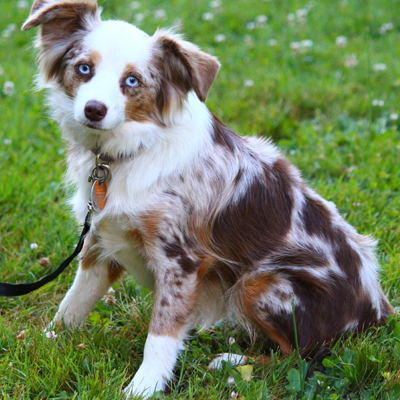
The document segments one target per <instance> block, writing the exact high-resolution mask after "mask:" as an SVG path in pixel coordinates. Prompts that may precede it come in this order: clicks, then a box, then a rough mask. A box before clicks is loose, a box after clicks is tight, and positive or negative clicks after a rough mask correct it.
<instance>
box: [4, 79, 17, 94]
mask: <svg viewBox="0 0 400 400" xmlns="http://www.w3.org/2000/svg"><path fill="white" fill-rule="evenodd" d="M3 93H4V94H5V95H6V96H12V95H14V94H15V93H16V90H15V85H14V82H11V81H6V82H4V86H3Z"/></svg>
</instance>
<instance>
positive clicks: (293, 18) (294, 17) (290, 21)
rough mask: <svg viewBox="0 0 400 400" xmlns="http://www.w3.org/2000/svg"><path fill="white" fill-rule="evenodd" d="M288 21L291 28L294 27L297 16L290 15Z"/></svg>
mask: <svg viewBox="0 0 400 400" xmlns="http://www.w3.org/2000/svg"><path fill="white" fill-rule="evenodd" d="M287 20H288V23H289V25H290V26H292V25H294V21H295V20H296V16H295V15H294V14H293V13H290V14H288V16H287Z"/></svg>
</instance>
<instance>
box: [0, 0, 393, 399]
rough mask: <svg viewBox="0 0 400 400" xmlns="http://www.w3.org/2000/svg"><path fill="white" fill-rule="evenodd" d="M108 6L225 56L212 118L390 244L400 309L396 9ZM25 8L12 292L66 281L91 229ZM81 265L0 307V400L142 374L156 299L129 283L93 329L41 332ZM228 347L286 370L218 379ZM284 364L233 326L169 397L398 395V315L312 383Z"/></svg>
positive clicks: (15, 69) (213, 339) (296, 366)
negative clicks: (72, 181)
mask: <svg viewBox="0 0 400 400" xmlns="http://www.w3.org/2000/svg"><path fill="white" fill-rule="evenodd" d="M28 3H29V4H28ZM102 5H103V8H104V13H103V17H104V18H117V17H118V18H120V19H124V20H126V21H129V22H133V23H135V24H136V25H138V26H139V27H140V28H142V29H143V30H145V31H147V32H148V33H152V32H153V31H154V30H155V29H156V27H158V26H171V25H179V26H180V27H181V28H180V30H181V31H182V32H184V33H185V35H186V36H187V38H188V39H189V40H191V41H193V42H195V43H197V44H198V45H200V46H201V47H202V49H204V50H205V51H207V52H209V53H211V54H214V55H216V56H217V57H218V58H219V60H220V61H221V63H222V69H221V72H220V73H219V75H218V78H217V80H216V82H215V84H214V86H213V87H212V89H211V92H210V96H209V98H208V100H207V105H208V106H209V108H210V109H211V110H212V111H213V113H214V114H216V115H217V116H218V117H219V118H220V119H222V120H223V121H224V122H225V123H226V124H227V125H229V126H230V127H231V128H233V129H234V130H236V131H237V132H239V133H241V134H247V135H262V136H266V137H272V139H273V140H274V141H275V142H276V143H277V144H278V146H279V147H280V148H281V149H282V151H283V152H284V153H285V154H287V156H288V158H289V159H290V160H291V161H292V162H293V163H294V164H296V165H297V166H298V167H299V168H300V169H301V170H302V171H303V176H304V177H305V178H306V179H307V180H308V181H309V183H310V184H311V185H312V186H313V187H314V188H315V189H316V190H317V191H318V192H319V193H320V194H321V195H323V196H324V197H325V198H327V199H329V200H331V201H334V202H335V203H336V204H337V206H338V208H339V210H340V211H341V213H342V215H343V216H344V217H345V218H346V219H347V220H348V221H349V222H350V223H351V224H353V225H354V226H355V227H356V228H357V229H358V231H359V232H360V233H369V234H371V235H373V236H374V237H375V238H376V239H378V240H379V248H378V258H379V261H380V263H381V265H382V274H381V278H382V286H383V289H384V291H385V292H386V293H387V294H388V297H389V299H390V301H391V303H392V304H393V305H394V306H396V307H400V273H399V268H398V266H399V263H400V255H399V253H400V252H399V250H400V224H399V217H400V192H399V191H400V168H399V167H398V166H399V157H400V140H399V139H400V119H399V118H400V117H399V114H400V106H399V105H398V91H399V89H400V63H399V54H400V40H399V37H400V13H399V12H398V10H400V0H379V1H377V0H375V1H373V0H368V1H366V0H349V1H334V0H325V1H322V0H320V1H310V2H306V1H303V2H302V1H297V0H286V1H279V0H269V1H268V0H264V1H262V0H257V1H256V0H246V1H244V0H237V1H231V2H228V1H227V0H222V2H221V1H220V0H214V1H211V2H210V1H209V0H207V1H203V0H199V1H196V2H193V1H187V0H172V1H170V2H168V3H167V2H162V1H159V0H147V1H146V2H137V1H134V2H130V1H126V0H113V1H111V0H109V1H102ZM29 7H30V2H27V1H24V0H21V1H11V0H1V2H0V281H8V282H28V281H34V280H36V279H39V278H40V277H42V276H43V275H45V274H47V273H48V272H49V271H50V270H54V269H55V267H56V266H58V265H59V263H60V262H61V261H62V260H63V259H64V258H66V256H67V255H68V254H70V253H71V252H72V251H73V246H74V244H75V243H76V242H77V237H78V230H79V229H78V227H77V226H76V224H75V222H74V220H73V219H72V218H71V216H70V213H69V210H68V207H67V205H66V199H67V197H68V194H67V192H66V190H65V188H64V187H63V173H64V170H65V154H64V147H63V143H62V141H61V139H60V132H59V129H58V127H57V126H56V124H55V123H54V122H52V121H51V120H50V119H49V118H48V117H47V114H46V108H45V99H44V93H42V92H37V91H35V89H34V85H33V83H32V82H33V79H34V76H35V73H36V66H35V50H34V49H33V48H32V40H33V37H34V35H35V32H34V31H29V32H21V31H20V30H19V28H20V26H21V24H22V23H23V21H24V20H25V18H26V17H27V15H28V12H29ZM43 258H47V259H48V260H49V263H50V264H49V265H48V262H47V261H46V260H43ZM76 266H77V263H76V261H75V262H74V263H73V265H72V266H71V267H70V268H69V269H68V270H67V272H66V273H64V274H63V275H62V276H61V277H60V278H58V279H57V280H56V281H54V282H52V283H50V284H49V285H47V286H46V287H44V288H43V289H41V290H39V291H38V292H36V293H32V294H30V295H28V296H24V297H22V298H0V396H1V398H2V399H89V400H93V399H102V400H103V399H120V398H121V396H120V390H121V388H123V387H125V386H126V385H127V384H128V382H129V381H130V379H131V378H132V376H133V374H134V372H135V371H136V370H137V368H138V366H139V365H140V362H141V360H142V357H143V346H144V342H145V338H146V332H147V328H148V323H149V319H150V315H151V303H152V299H151V293H149V292H148V291H147V290H146V289H144V288H140V287H139V286H138V285H137V284H136V283H135V282H134V281H133V279H131V278H129V277H126V278H125V279H124V281H123V282H121V283H120V284H116V285H114V289H115V302H110V301H109V302H108V303H111V304H108V303H107V302H105V301H103V302H101V303H99V304H98V305H97V307H96V309H95V310H94V311H93V313H92V314H90V316H89V319H88V320H87V322H86V323H85V324H84V326H83V327H82V328H80V329H75V330H66V331H62V332H56V335H57V336H56V337H54V338H52V339H50V338H46V337H44V336H42V334H41V332H42V330H43V328H44V326H45V325H46V324H47V323H48V322H49V321H50V320H51V318H52V316H53V315H54V313H55V311H56V308H57V305H58V304H59V302H60V300H61V299H62V298H63V296H64V294H65V292H66V291H67V289H68V287H69V286H70V285H71V283H72V281H73V277H74V274H75V270H76ZM349 307H351V305H349ZM398 309H399V310H400V308H398ZM231 337H232V338H234V339H235V342H234V343H233V344H232V342H233V340H231V341H229V338H231ZM229 350H231V351H234V352H236V353H243V354H248V355H250V356H255V355H259V354H266V355H271V354H272V358H273V360H274V361H273V363H272V364H271V365H268V366H265V367H259V366H257V365H255V364H254V365H253V364H250V365H251V367H252V368H253V371H252V376H251V377H250V378H249V379H250V380H249V381H246V380H244V379H242V378H243V376H242V374H243V371H239V370H237V369H235V368H234V367H232V366H230V365H225V367H224V369H223V370H221V371H219V372H213V373H211V372H210V371H208V370H207V364H208V363H209V362H210V360H211V359H212V357H213V356H215V355H216V354H218V353H220V352H226V351H229ZM279 355H280V353H279V349H276V348H274V347H271V346H270V345H269V344H268V343H263V342H261V341H256V342H255V343H251V342H250V339H249V338H248V336H247V335H246V332H245V331H243V330H241V329H240V328H238V327H236V326H235V325H231V324H226V323H221V324H218V325H217V326H215V327H213V329H210V330H206V331H198V330H196V331H193V332H191V335H190V337H189V339H188V340H187V345H186V351H185V353H183V354H182V356H181V359H180V361H179V362H178V364H177V366H176V379H175V380H174V381H173V382H172V383H171V388H170V390H169V391H168V392H167V393H166V394H165V395H164V397H163V396H162V394H160V393H159V394H157V396H158V397H157V398H162V397H163V398H165V399H230V398H235V395H234V394H232V393H233V392H234V393H236V394H237V398H238V399H399V398H400V319H399V318H397V317H395V318H393V319H391V320H390V321H389V323H388V324H387V325H386V326H384V327H382V328H379V329H371V330H370V331H369V332H366V333H365V334H363V335H361V336H359V337H357V338H348V339H346V340H342V341H340V342H338V343H337V344H335V345H333V346H332V355H331V356H329V357H327V358H325V360H324V361H323V362H322V363H321V364H319V365H318V366H317V369H316V371H315V372H314V375H313V376H312V377H311V378H310V379H308V380H305V379H304V376H305V371H306V369H307V366H308V364H307V363H306V361H302V360H299V359H298V357H297V355H296V354H293V356H291V357H289V358H287V359H278V357H279ZM229 377H232V378H234V383H233V384H230V383H228V378H229ZM229 382H232V380H230V381H229Z"/></svg>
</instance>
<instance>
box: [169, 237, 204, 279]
mask: <svg viewBox="0 0 400 400" xmlns="http://www.w3.org/2000/svg"><path fill="white" fill-rule="evenodd" d="M163 248H164V252H165V255H166V256H167V257H168V258H171V259H174V260H176V262H177V263H178V264H179V266H180V267H181V269H182V271H183V272H184V273H186V274H192V273H193V272H195V271H196V270H197V269H198V267H199V265H200V261H199V260H198V259H193V257H191V256H190V255H189V254H188V251H187V250H186V248H185V244H184V243H182V241H181V240H180V239H179V237H178V236H175V237H174V241H173V242H170V243H166V244H165V245H164V247H163Z"/></svg>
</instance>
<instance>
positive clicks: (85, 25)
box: [21, 0, 101, 81]
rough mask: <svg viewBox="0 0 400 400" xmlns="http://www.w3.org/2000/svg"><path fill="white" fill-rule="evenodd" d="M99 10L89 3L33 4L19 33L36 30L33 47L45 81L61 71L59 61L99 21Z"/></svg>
mask: <svg viewBox="0 0 400 400" xmlns="http://www.w3.org/2000/svg"><path fill="white" fill-rule="evenodd" d="M100 12H101V9H98V8H97V3H96V2H95V1H90V0H80V1H79V0H78V1H74V0H35V1H34V3H33V6H32V9H31V13H30V15H29V17H28V19H27V20H26V21H25V23H24V24H23V25H22V28H21V29H22V30H24V31H25V30H28V29H31V28H35V27H37V26H40V27H41V29H40V33H39V37H38V42H37V47H39V48H40V49H41V52H40V54H39V60H40V69H41V72H42V74H43V76H44V78H45V81H49V80H51V79H53V78H55V77H56V75H57V73H58V72H59V71H60V69H61V68H62V59H63V57H64V56H65V53H66V52H67V51H68V49H71V47H73V44H74V42H76V41H77V40H79V38H81V37H82V36H83V35H84V34H86V33H87V32H89V31H91V30H93V29H94V27H95V26H96V25H97V24H98V23H99V22H100V21H101V20H100Z"/></svg>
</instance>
